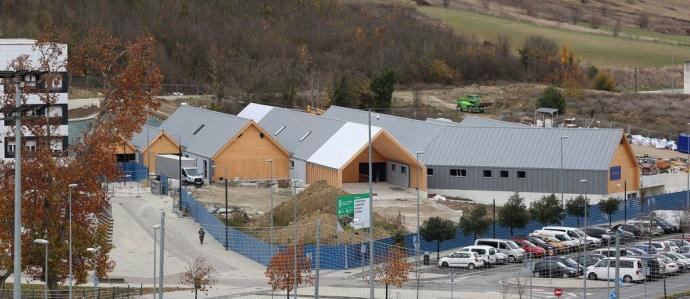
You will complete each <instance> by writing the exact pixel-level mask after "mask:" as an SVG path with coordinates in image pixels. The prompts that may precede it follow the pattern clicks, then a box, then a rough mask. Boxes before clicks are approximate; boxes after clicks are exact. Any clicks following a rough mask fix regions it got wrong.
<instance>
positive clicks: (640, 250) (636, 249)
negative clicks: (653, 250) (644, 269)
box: [626, 247, 647, 255]
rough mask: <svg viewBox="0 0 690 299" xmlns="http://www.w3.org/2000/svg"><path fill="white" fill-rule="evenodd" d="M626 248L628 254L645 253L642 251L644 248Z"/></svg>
mask: <svg viewBox="0 0 690 299" xmlns="http://www.w3.org/2000/svg"><path fill="white" fill-rule="evenodd" d="M626 250H627V251H628V255H647V253H646V252H644V250H642V249H639V248H634V247H630V248H627V249H626Z"/></svg>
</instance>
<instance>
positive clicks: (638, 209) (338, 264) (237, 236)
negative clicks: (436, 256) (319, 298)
mask: <svg viewBox="0 0 690 299" xmlns="http://www.w3.org/2000/svg"><path fill="white" fill-rule="evenodd" d="M687 195H688V193H687V192H686V191H682V192H676V193H668V194H663V195H656V196H650V197H646V198H645V200H642V201H641V200H640V199H639V198H635V199H628V200H627V201H622V202H621V205H620V207H619V209H618V211H616V212H615V213H614V214H612V215H611V221H612V222H617V221H623V220H624V219H625V217H626V214H627V219H633V218H635V217H638V216H640V215H642V214H646V213H648V212H650V211H653V210H683V209H685V208H686V198H687ZM626 205H627V211H626ZM182 206H183V207H184V208H186V209H188V210H189V214H190V215H191V216H192V217H193V218H194V219H195V220H196V221H197V222H199V223H200V224H201V225H202V227H203V228H204V230H206V232H207V233H209V234H210V235H211V236H213V237H214V238H215V239H216V240H218V241H219V242H220V243H221V244H224V243H225V240H226V239H225V236H226V226H225V225H223V223H222V222H221V221H220V220H219V219H218V218H217V217H216V216H214V215H213V214H211V213H210V212H209V211H208V210H207V209H206V208H205V207H204V206H203V205H201V204H200V203H199V202H198V201H197V200H196V199H195V198H194V197H192V196H191V195H189V194H188V193H187V192H186V191H183V196H182ZM582 221H583V219H582V218H581V219H580V224H582ZM608 223H609V216H608V215H606V214H604V213H603V212H602V211H601V210H600V209H599V204H598V203H597V204H593V205H592V207H591V208H590V209H589V211H588V215H587V225H597V224H608ZM563 224H564V225H565V226H573V227H574V226H577V218H575V217H573V216H567V217H565V219H564V221H563ZM542 226H543V225H542V224H541V223H538V222H536V221H530V222H529V224H528V225H527V226H526V227H524V228H515V229H513V236H526V235H528V234H529V233H531V232H533V231H535V230H538V229H541V228H542ZM227 234H228V240H232V242H229V243H228V244H227V246H228V247H229V249H230V250H233V251H235V252H237V253H239V254H242V255H243V256H245V257H247V258H249V259H252V260H254V261H256V262H258V263H261V264H263V265H268V263H269V262H270V259H271V257H272V256H273V254H274V253H276V252H278V250H281V249H282V247H274V248H272V246H271V244H269V243H267V242H264V241H262V240H259V239H256V238H254V237H252V236H250V235H248V234H246V233H244V232H241V231H239V230H236V229H234V228H232V227H227ZM415 236H416V235H415V234H408V235H405V236H404V238H403V239H404V247H405V248H408V249H410V248H414V241H413V240H414V238H415ZM479 237H491V238H493V237H495V238H499V239H510V238H511V233H510V229H509V228H504V227H501V226H499V225H497V224H496V226H495V235H494V227H493V226H490V227H489V229H488V230H487V231H486V232H484V233H483V234H481V235H479ZM394 244H395V240H394V239H393V238H392V237H391V238H385V239H380V240H376V242H375V248H374V252H377V253H378V252H387V250H388V248H389V246H391V245H394ZM472 244H474V236H471V235H470V236H467V235H465V234H464V233H463V231H462V230H461V229H459V228H458V229H457V233H456V235H455V238H454V239H452V240H448V241H444V242H441V243H440V244H439V245H438V247H439V249H440V250H441V251H446V250H452V249H456V248H459V247H463V246H468V245H472ZM272 249H273V250H272ZM436 249H437V243H436V242H427V241H425V240H424V239H423V238H422V240H421V242H420V250H421V251H422V252H425V251H428V252H429V253H432V255H433V253H435V252H436ZM274 250H275V251H274ZM304 252H305V254H306V255H308V256H311V261H312V264H313V263H315V256H316V246H315V245H305V246H304ZM320 252H321V259H320V260H321V269H333V270H343V269H351V268H357V267H361V266H364V265H368V262H369V260H368V256H369V244H368V242H365V243H355V244H347V245H321V250H320ZM408 253H410V254H412V253H413V251H412V250H408ZM313 266H315V265H313Z"/></svg>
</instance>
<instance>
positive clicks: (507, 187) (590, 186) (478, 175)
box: [427, 165, 608, 194]
mask: <svg viewBox="0 0 690 299" xmlns="http://www.w3.org/2000/svg"><path fill="white" fill-rule="evenodd" d="M427 169H433V175H430V176H427V180H428V184H429V189H457V190H482V191H507V192H510V193H513V192H520V193H522V192H535V193H560V192H561V188H560V187H559V185H560V184H559V182H560V180H559V178H560V175H561V172H560V170H559V169H511V168H493V167H461V166H458V167H456V166H452V167H451V166H432V165H427ZM450 169H466V171H467V176H466V177H451V176H450ZM484 170H491V171H492V177H491V178H485V177H483V171H484ZM502 170H507V171H508V175H509V177H507V178H502V177H500V171H502ZM518 171H525V172H526V175H527V176H526V178H524V179H519V178H517V172H518ZM562 176H563V178H562V182H561V184H562V185H563V189H562V190H563V192H565V193H572V194H607V193H608V192H607V186H608V185H607V184H608V171H583V170H564V171H563V173H562ZM581 179H587V180H588V183H586V184H585V183H580V180H581ZM429 193H433V192H431V191H430V192H429Z"/></svg>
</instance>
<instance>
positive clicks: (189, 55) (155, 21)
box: [0, 0, 574, 107]
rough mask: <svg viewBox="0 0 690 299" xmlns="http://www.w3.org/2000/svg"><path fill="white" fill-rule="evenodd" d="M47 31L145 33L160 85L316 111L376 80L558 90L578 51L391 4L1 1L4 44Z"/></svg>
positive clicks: (361, 92) (363, 93)
mask: <svg viewBox="0 0 690 299" xmlns="http://www.w3.org/2000/svg"><path fill="white" fill-rule="evenodd" d="M46 27H57V28H61V29H66V30H67V31H68V32H69V36H70V37H69V39H70V40H69V41H68V43H69V44H71V45H75V44H79V43H80V41H82V40H83V39H85V37H86V36H87V35H88V33H89V31H90V30H92V29H94V28H103V29H105V30H106V31H109V32H111V33H112V34H114V35H115V36H118V37H120V38H122V39H125V40H127V39H134V38H136V37H139V36H141V35H144V34H150V35H152V36H153V37H154V38H155V39H156V40H157V43H158V55H157V60H158V63H159V64H160V66H161V69H162V71H163V73H164V75H165V82H171V83H196V84H200V85H202V86H203V87H204V88H205V90H207V91H209V92H212V93H213V94H215V95H217V97H218V98H219V99H223V98H226V99H227V98H233V99H237V100H246V101H252V100H254V101H256V100H262V101H269V102H274V103H279V104H282V105H286V106H294V105H297V104H298V103H297V101H298V100H299V99H300V97H299V95H300V93H305V92H306V93H311V96H309V95H307V96H306V98H307V99H308V100H307V103H309V104H312V105H315V106H325V105H326V104H327V103H328V102H330V101H331V100H333V98H335V97H337V100H338V101H339V102H338V103H339V104H343V105H348V106H360V107H361V106H367V105H373V102H371V101H374V100H375V97H376V95H375V94H374V95H371V93H372V91H371V90H372V87H373V85H375V80H376V79H379V82H381V80H383V81H386V82H387V83H386V82H384V83H386V84H388V83H393V82H394V83H395V84H398V85H403V86H413V85H415V84H448V85H460V84H467V83H474V82H496V81H529V82H544V81H554V80H555V81H559V82H555V83H557V84H558V83H562V82H560V81H563V80H562V79H563V78H562V76H554V74H553V73H554V72H563V65H573V63H574V60H573V59H572V55H571V54H570V55H571V57H570V59H565V60H564V59H559V58H558V56H559V55H561V54H559V45H555V44H553V43H548V41H547V42H546V43H545V42H544V41H539V42H538V43H537V44H534V45H525V46H524V47H525V48H527V47H531V49H528V50H529V51H525V52H522V51H521V53H520V55H517V54H515V53H513V52H512V51H511V50H510V49H511V40H510V38H509V37H501V38H499V39H498V40H497V41H495V42H479V41H477V40H476V39H474V38H472V37H464V36H462V35H459V34H456V32H453V30H452V29H450V28H447V27H446V26H444V25H442V24H440V23H437V22H434V21H432V20H430V19H428V18H426V17H424V16H422V15H421V14H420V13H418V12H417V11H416V10H415V8H414V7H412V6H406V5H400V4H395V3H393V4H383V3H371V2H352V1H341V0H296V1H282V0H257V1H246V0H223V1H220V0H215V1H211V0H207V1H181V0H129V1H110V0H59V1H45V0H26V1H2V7H0V30H1V31H0V35H1V37H3V38H10V37H29V38H30V37H35V36H36V35H37V34H38V33H39V32H40V31H41V30H43V29H44V28H46ZM561 56H562V55H561ZM554 78H556V79H554ZM559 78H560V79H559ZM388 81H392V82H388ZM302 98H304V97H302ZM220 102H221V101H219V103H220Z"/></svg>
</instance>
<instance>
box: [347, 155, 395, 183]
mask: <svg viewBox="0 0 690 299" xmlns="http://www.w3.org/2000/svg"><path fill="white" fill-rule="evenodd" d="M371 161H372V162H386V159H385V158H384V157H383V156H382V155H381V154H380V153H379V152H378V151H377V150H376V149H374V150H373V151H372V153H371ZM367 162H369V149H368V148H367V149H365V150H364V151H362V152H361V153H360V154H359V155H358V156H357V157H356V158H355V159H353V160H352V161H351V162H350V164H349V165H347V166H345V167H344V168H343V170H342V174H343V183H357V182H359V163H367Z"/></svg>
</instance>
